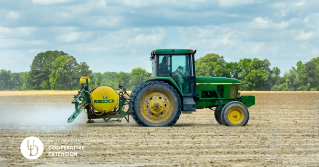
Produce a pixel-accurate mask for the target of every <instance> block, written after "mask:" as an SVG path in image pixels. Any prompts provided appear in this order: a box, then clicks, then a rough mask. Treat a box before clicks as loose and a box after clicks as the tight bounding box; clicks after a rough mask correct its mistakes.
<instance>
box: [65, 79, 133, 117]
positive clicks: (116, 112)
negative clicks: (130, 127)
mask: <svg viewBox="0 0 319 167" xmlns="http://www.w3.org/2000/svg"><path fill="white" fill-rule="evenodd" d="M93 91H94V89H93V90H90V89H89V82H88V79H86V81H85V83H84V84H83V85H82V87H81V90H80V91H78V94H77V95H74V100H73V101H72V104H74V105H75V111H74V112H73V114H72V115H71V116H70V117H69V119H68V123H71V122H73V120H74V119H75V118H76V117H77V116H78V115H79V114H80V113H81V112H82V111H83V110H84V109H86V110H87V118H88V119H89V121H88V122H89V123H90V122H91V119H101V118H103V119H104V120H105V121H108V120H110V119H111V118H125V119H126V121H127V122H129V115H131V109H130V107H129V108H128V110H127V111H124V110H123V107H124V106H125V105H127V104H128V103H129V98H126V97H125V95H127V96H128V97H129V95H128V94H127V92H126V88H125V87H124V86H121V85H119V91H118V95H119V102H118V106H117V107H115V108H114V109H113V111H111V112H108V113H105V114H102V115H96V114H94V112H95V111H94V108H93V105H92V103H91V98H92V97H91V93H92V92H93ZM128 106H129V105H128Z"/></svg>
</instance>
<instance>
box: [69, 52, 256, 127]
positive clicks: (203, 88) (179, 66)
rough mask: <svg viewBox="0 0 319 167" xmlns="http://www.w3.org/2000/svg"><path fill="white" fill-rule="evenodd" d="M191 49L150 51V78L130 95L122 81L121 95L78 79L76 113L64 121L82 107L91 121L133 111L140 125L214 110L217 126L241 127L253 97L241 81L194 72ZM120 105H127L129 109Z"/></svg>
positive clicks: (170, 121)
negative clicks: (198, 111)
mask: <svg viewBox="0 0 319 167" xmlns="http://www.w3.org/2000/svg"><path fill="white" fill-rule="evenodd" d="M195 53H196V50H191V49H156V50H153V51H152V52H151V57H150V60H151V62H152V76H151V77H150V78H149V79H148V80H146V81H144V82H142V83H140V84H139V85H136V86H135V88H134V90H133V91H132V92H131V94H130V95H128V94H127V93H126V89H125V88H124V87H123V86H121V85H119V93H116V91H115V90H114V89H113V88H111V87H110V86H101V87H98V88H95V89H93V90H90V89H89V79H88V78H87V77H82V78H81V84H82V88H81V90H80V91H79V93H78V95H75V96H74V98H75V99H74V101H73V102H72V103H74V104H75V109H76V111H75V112H74V113H73V114H72V115H71V117H70V118H69V119H68V122H72V121H73V120H74V119H75V118H76V117H77V115H78V114H79V113H80V112H81V111H82V110H83V109H86V110H87V115H88V119H89V121H90V120H92V119H98V118H104V119H111V118H123V117H124V118H125V119H126V120H127V121H129V117H128V116H129V115H131V116H132V117H133V118H134V120H135V121H136V122H137V123H138V124H139V125H141V126H172V125H174V124H175V123H176V122H177V120H178V119H179V117H180V115H181V113H183V114H190V113H193V112H196V109H202V108H210V109H212V110H213V108H215V109H214V115H215V119H216V121H217V122H218V123H219V124H221V125H226V126H245V125H246V124H247V122H248V120H249V111H248V108H249V107H251V106H252V105H254V104H255V96H252V95H241V94H240V93H241V83H240V81H239V80H237V79H234V78H224V77H200V76H196V71H195ZM125 95H126V96H125ZM124 105H128V106H129V107H128V109H127V111H124V109H123V106H124Z"/></svg>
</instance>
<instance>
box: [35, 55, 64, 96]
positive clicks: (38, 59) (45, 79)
mask: <svg viewBox="0 0 319 167" xmlns="http://www.w3.org/2000/svg"><path fill="white" fill-rule="evenodd" d="M60 55H67V54H66V53H64V52H62V51H46V52H41V53H39V54H37V56H35V58H34V59H33V61H32V64H31V66H30V68H31V69H30V72H29V79H30V80H29V82H30V86H31V89H36V90H41V89H42V90H43V89H51V87H50V85H51V84H50V82H49V75H50V74H51V71H52V70H53V64H52V63H53V62H54V61H55V59H56V58H57V57H59V56H60Z"/></svg>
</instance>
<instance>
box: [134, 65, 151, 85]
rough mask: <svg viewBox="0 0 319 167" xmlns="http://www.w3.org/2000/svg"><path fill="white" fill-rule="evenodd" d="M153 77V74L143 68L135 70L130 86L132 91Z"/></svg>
mask: <svg viewBox="0 0 319 167" xmlns="http://www.w3.org/2000/svg"><path fill="white" fill-rule="evenodd" d="M150 76H151V73H149V72H147V71H146V70H145V69H143V68H141V67H137V68H133V70H132V71H131V79H130V85H131V86H132V89H133V88H134V87H135V86H136V85H138V84H139V83H141V82H143V81H145V80H147V78H149V77H150Z"/></svg>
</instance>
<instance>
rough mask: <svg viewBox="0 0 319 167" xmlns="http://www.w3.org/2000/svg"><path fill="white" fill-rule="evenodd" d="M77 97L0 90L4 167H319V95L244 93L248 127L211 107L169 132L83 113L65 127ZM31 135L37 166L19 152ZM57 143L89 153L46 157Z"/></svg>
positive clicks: (1, 160) (0, 153) (0, 141)
mask: <svg viewBox="0 0 319 167" xmlns="http://www.w3.org/2000/svg"><path fill="white" fill-rule="evenodd" d="M75 93H76V92H0V106H1V109H0V114H1V119H0V127H1V131H0V164H1V165H0V166H11V165H14V166H15V165H17V166H19V165H25V166H36V165H39V166H63V165H67V166H70V165H71V166H79V165H82V166H95V165H96V166H106V165H107V166H143V165H145V166H152V165H158V166H159V165H164V166H168V165H173V166H185V165H195V166H318V165H319V132H318V130H319V123H318V121H319V92H243V94H251V95H255V96H256V105H255V106H252V107H251V108H249V111H250V120H249V122H248V124H247V126H245V127H226V126H221V125H218V124H217V122H216V121H215V119H214V116H213V112H212V111H211V110H209V109H202V110H197V111H196V112H195V113H193V114H189V115H187V114H185V115H181V117H180V119H179V120H178V122H177V124H176V125H175V126H172V127H141V126H138V125H137V124H136V123H135V122H134V121H133V119H131V122H130V123H126V122H125V121H124V120H123V121H122V122H113V121H112V122H108V123H106V122H104V121H102V120H99V121H97V122H96V123H94V124H86V115H85V113H84V112H83V113H81V115H80V116H79V117H78V118H77V119H76V120H75V121H74V122H73V123H71V124H67V123H66V121H67V118H68V117H69V116H70V115H71V114H72V112H73V110H74V107H73V106H72V104H71V103H70V102H71V101H72V95H73V94H75ZM29 136H35V137H38V138H40V139H41V140H42V142H43V144H44V148H45V150H44V153H43V154H42V156H41V157H40V158H39V159H37V160H27V159H26V158H24V157H23V156H22V155H21V153H20V148H19V147H20V144H21V142H22V140H23V139H24V138H26V137H29ZM92 140H97V141H96V142H93V141H92ZM53 145H67V146H72V145H83V146H85V149H84V150H81V151H78V156H77V157H62V156H49V155H48V152H50V150H49V149H48V146H53ZM62 151H63V150H62Z"/></svg>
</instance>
